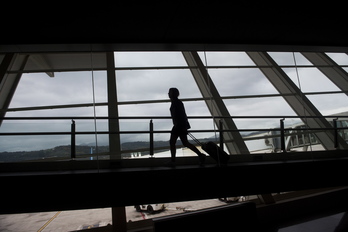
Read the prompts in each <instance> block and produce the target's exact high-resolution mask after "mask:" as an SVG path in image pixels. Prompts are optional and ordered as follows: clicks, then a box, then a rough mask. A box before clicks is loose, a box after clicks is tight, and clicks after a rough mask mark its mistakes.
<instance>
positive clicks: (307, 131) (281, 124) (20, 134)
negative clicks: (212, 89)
mask: <svg viewBox="0 0 348 232" xmlns="http://www.w3.org/2000/svg"><path fill="white" fill-rule="evenodd" d="M188 118H189V119H220V123H219V128H218V132H219V135H220V146H221V147H223V143H224V140H223V133H224V132H251V131H265V132H269V131H280V137H281V150H282V151H283V152H286V148H285V135H288V134H286V133H285V132H286V131H290V130H297V131H306V132H305V133H310V132H311V131H313V133H317V132H320V131H323V132H324V131H330V130H331V131H334V147H335V148H338V130H345V129H348V127H343V128H338V127H337V120H338V118H348V116H342V115H341V116H216V117H215V116H214V117H213V116H190V117H188ZM224 118H234V119H264V118H270V119H280V127H279V128H273V129H271V128H268V129H257V128H255V129H236V130H225V129H223V126H222V119H224ZM285 118H332V119H333V127H332V128H285V127H284V120H285ZM2 119H3V120H72V124H71V131H70V132H0V136H22V135H71V158H72V159H74V158H76V152H75V147H76V146H75V141H76V140H75V136H76V135H86V134H149V136H150V147H149V150H150V155H151V156H153V155H154V145H153V143H154V139H153V135H154V134H155V133H156V134H157V133H170V131H169V130H156V131H155V130H154V129H153V119H171V117H169V116H131V117H130V116H129V117H127V116H122V117H100V116H99V117H81V116H77V117H4V118H2ZM97 119H99V120H107V119H118V120H123V119H144V120H145V119H150V125H149V130H145V131H117V132H110V131H80V132H77V131H76V130H75V120H97ZM190 132H192V133H202V132H213V133H216V130H190Z"/></svg>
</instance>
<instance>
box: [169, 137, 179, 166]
mask: <svg viewBox="0 0 348 232" xmlns="http://www.w3.org/2000/svg"><path fill="white" fill-rule="evenodd" d="M178 137H179V136H178V135H177V134H173V133H171V134H170V140H169V144H170V154H171V157H172V162H173V163H174V162H175V156H176V146H175V145H176V141H177V140H178Z"/></svg>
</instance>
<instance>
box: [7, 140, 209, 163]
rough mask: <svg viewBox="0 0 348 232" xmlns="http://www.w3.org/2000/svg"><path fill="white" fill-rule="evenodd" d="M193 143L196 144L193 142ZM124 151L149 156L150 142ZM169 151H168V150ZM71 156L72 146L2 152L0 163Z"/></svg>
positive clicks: (85, 150)
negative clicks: (136, 151) (135, 151)
mask: <svg viewBox="0 0 348 232" xmlns="http://www.w3.org/2000/svg"><path fill="white" fill-rule="evenodd" d="M214 139H215V138H206V139H199V140H200V141H201V142H207V141H212V140H214ZM191 143H193V144H195V143H194V142H193V141H191ZM177 145H182V144H181V141H180V140H178V142H177ZM168 146H169V141H154V148H161V147H168ZM121 147H122V150H123V151H130V152H129V153H123V154H122V156H123V157H130V156H131V151H134V150H142V151H141V152H139V153H140V155H147V154H149V150H148V149H149V147H150V143H149V142H144V141H137V142H125V143H122V145H121ZM166 150H168V149H166ZM95 152H96V151H95V147H93V146H87V145H81V146H76V156H77V157H78V156H79V155H80V156H81V155H88V154H92V153H95ZM106 152H109V146H98V153H106ZM70 155H71V146H70V145H63V146H57V147H54V148H51V149H45V150H39V151H16V152H0V162H20V161H31V160H44V159H54V158H58V159H59V158H63V159H69V158H70Z"/></svg>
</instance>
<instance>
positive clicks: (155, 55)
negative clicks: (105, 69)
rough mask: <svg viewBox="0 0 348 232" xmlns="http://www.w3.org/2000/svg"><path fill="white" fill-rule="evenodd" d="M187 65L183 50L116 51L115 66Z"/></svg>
mask: <svg viewBox="0 0 348 232" xmlns="http://www.w3.org/2000/svg"><path fill="white" fill-rule="evenodd" d="M159 66H187V64H186V62H185V60H184V57H183V55H182V53H181V52H115V67H159Z"/></svg>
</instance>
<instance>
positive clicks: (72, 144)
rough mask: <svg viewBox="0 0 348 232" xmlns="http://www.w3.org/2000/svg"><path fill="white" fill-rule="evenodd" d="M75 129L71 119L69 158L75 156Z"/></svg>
mask: <svg viewBox="0 0 348 232" xmlns="http://www.w3.org/2000/svg"><path fill="white" fill-rule="evenodd" d="M75 129H76V128H75V121H74V120H71V159H75V158H76V144H75V135H76V133H75Z"/></svg>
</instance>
